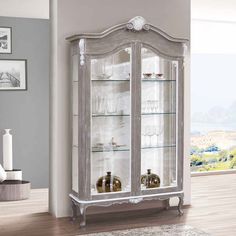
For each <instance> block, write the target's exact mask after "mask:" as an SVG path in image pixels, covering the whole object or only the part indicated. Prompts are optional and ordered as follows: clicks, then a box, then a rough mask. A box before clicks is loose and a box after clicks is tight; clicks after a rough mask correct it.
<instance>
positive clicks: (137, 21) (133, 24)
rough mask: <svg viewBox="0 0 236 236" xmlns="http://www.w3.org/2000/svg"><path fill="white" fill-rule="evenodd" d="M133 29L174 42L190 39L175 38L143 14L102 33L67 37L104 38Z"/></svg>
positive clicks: (71, 38) (74, 38)
mask: <svg viewBox="0 0 236 236" xmlns="http://www.w3.org/2000/svg"><path fill="white" fill-rule="evenodd" d="M127 29H128V30H132V31H135V32H137V33H138V32H140V31H143V30H144V31H147V32H148V31H153V32H155V33H157V34H159V35H161V36H163V37H164V38H166V39H167V40H169V41H172V42H182V43H185V42H188V39H183V38H182V39H181V38H175V37H172V36H170V35H168V34H167V33H165V32H164V31H162V30H161V29H158V28H157V27H155V26H153V25H152V24H150V23H147V21H146V20H145V19H144V18H143V17H142V16H136V17H134V18H132V19H131V20H129V21H128V22H126V23H123V24H119V25H116V26H113V27H111V28H109V29H107V30H105V31H103V32H102V33H84V34H76V35H72V36H70V37H67V38H66V39H67V40H69V41H71V42H72V41H76V40H79V39H85V38H87V39H100V38H104V37H106V36H107V35H109V34H111V33H113V32H115V31H119V30H127Z"/></svg>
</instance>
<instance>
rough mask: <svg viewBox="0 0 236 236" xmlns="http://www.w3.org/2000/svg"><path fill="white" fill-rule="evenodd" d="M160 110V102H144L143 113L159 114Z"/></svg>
mask: <svg viewBox="0 0 236 236" xmlns="http://www.w3.org/2000/svg"><path fill="white" fill-rule="evenodd" d="M158 110H159V101H158V100H147V101H144V102H142V112H143V113H157V112H158Z"/></svg>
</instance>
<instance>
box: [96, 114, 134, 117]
mask: <svg viewBox="0 0 236 236" xmlns="http://www.w3.org/2000/svg"><path fill="white" fill-rule="evenodd" d="M120 116H130V115H129V114H114V115H113V114H111V115H109V114H93V115H92V117H120Z"/></svg>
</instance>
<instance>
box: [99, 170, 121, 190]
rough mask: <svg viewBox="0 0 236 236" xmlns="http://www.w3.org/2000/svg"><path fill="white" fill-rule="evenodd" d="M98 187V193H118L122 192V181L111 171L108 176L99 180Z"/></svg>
mask: <svg viewBox="0 0 236 236" xmlns="http://www.w3.org/2000/svg"><path fill="white" fill-rule="evenodd" d="M96 187H97V191H98V193H107V192H118V191H121V181H120V178H119V177H117V176H114V175H111V172H110V171H109V172H107V175H105V176H102V177H100V178H99V179H98V181H97V184H96Z"/></svg>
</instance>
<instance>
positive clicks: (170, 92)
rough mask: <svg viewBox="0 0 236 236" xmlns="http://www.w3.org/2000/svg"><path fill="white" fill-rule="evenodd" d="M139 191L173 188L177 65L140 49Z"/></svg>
mask: <svg viewBox="0 0 236 236" xmlns="http://www.w3.org/2000/svg"><path fill="white" fill-rule="evenodd" d="M141 61H142V62H141V65H142V72H141V73H142V76H141V77H142V81H141V190H152V189H159V188H163V187H176V186H177V169H176V168H177V157H176V79H177V71H178V69H177V67H178V63H177V61H170V60H166V59H164V58H161V57H160V56H158V55H157V54H156V53H155V52H153V51H152V50H150V49H148V48H144V47H143V48H142V49H141Z"/></svg>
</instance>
